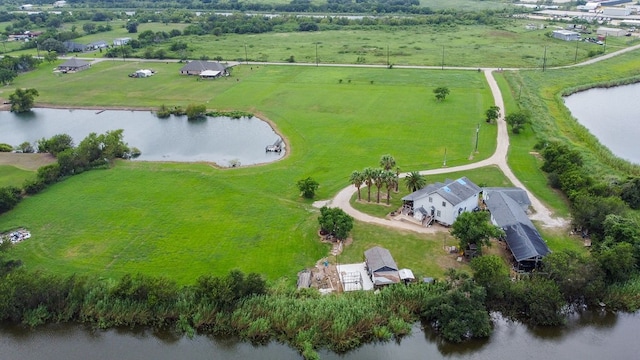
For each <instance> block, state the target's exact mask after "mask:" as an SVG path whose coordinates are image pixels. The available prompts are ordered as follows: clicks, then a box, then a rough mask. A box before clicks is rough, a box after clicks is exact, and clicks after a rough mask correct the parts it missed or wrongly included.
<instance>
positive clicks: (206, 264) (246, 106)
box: [0, 62, 496, 282]
mask: <svg viewBox="0 0 640 360" xmlns="http://www.w3.org/2000/svg"><path fill="white" fill-rule="evenodd" d="M120 64H121V63H118V62H106V63H100V64H97V65H95V66H93V67H92V68H91V69H90V70H86V71H83V72H81V73H77V74H68V75H71V76H64V77H57V76H54V75H51V74H50V73H48V71H46V70H39V71H37V72H35V73H33V74H27V75H25V76H24V77H20V78H18V80H17V83H16V85H19V84H24V85H27V84H28V85H29V86H33V87H35V88H37V89H38V90H39V91H40V94H41V96H40V98H39V99H38V100H39V101H43V102H50V103H58V102H61V103H62V104H76V105H80V104H82V105H88V104H91V105H92V106H100V105H104V106H107V105H115V104H117V105H120V106H134V105H149V104H151V103H152V101H156V104H157V102H159V101H160V100H157V99H162V98H163V97H164V96H166V97H167V98H170V100H171V99H174V98H171V97H175V100H176V102H178V97H180V101H181V102H179V103H178V104H184V103H187V102H193V101H198V102H202V103H206V102H207V101H208V105H207V106H208V107H209V108H210V109H237V110H242V111H251V112H255V113H259V114H261V115H262V116H265V117H267V118H269V119H270V120H272V121H273V122H274V124H275V126H277V128H278V130H279V131H280V132H281V133H283V134H284V136H286V137H287V139H288V142H289V145H290V147H289V149H290V150H291V154H290V156H288V157H287V158H286V159H284V160H283V161H279V162H277V163H274V164H270V165H266V166H256V167H249V168H242V169H232V170H217V169H214V168H212V167H210V166H208V165H200V164H158V163H139V162H135V163H131V162H121V163H119V164H118V165H117V166H116V167H115V168H113V169H110V170H104V171H102V170H101V171H92V172H88V173H84V174H81V175H78V176H74V177H72V178H70V179H68V180H66V181H64V182H62V183H60V184H56V185H54V186H52V187H51V188H49V189H47V190H45V191H44V192H43V193H41V194H39V195H37V196H34V197H32V198H28V199H26V200H25V201H23V202H22V203H21V204H19V206H18V207H17V208H16V209H14V210H13V211H11V212H10V213H7V214H4V215H3V216H2V217H0V229H2V230H8V229H12V228H15V227H19V226H22V227H26V228H28V229H29V230H30V231H31V232H32V235H33V237H32V238H31V239H29V242H25V243H23V244H20V246H18V247H16V249H14V252H13V255H14V256H15V257H18V258H21V259H23V261H24V263H25V265H26V266H27V267H28V268H30V269H41V270H50V271H55V272H59V273H63V274H70V273H76V272H87V273H96V274H101V275H103V276H105V277H111V276H116V277H117V276H120V275H122V274H124V273H127V272H130V273H135V272H142V273H145V274H164V275H166V276H169V277H172V278H174V279H176V280H178V281H180V282H186V281H188V280H189V279H193V278H194V277H196V276H198V275H200V274H204V273H211V272H213V273H216V272H220V271H227V270H229V269H233V268H238V269H241V270H243V271H246V272H259V273H261V274H265V275H266V276H267V277H268V278H269V279H276V278H279V277H282V276H291V275H292V274H294V273H296V272H297V271H298V270H300V269H301V268H303V267H307V266H310V265H313V264H314V263H315V261H317V260H318V259H320V258H322V257H324V256H326V254H327V253H328V249H327V248H326V247H325V245H322V244H320V243H319V242H318V241H317V240H318V237H317V234H316V231H317V220H316V217H317V210H314V209H312V208H311V206H310V202H309V201H303V200H302V199H300V198H299V193H298V190H297V189H296V188H295V183H296V181H297V180H298V179H301V178H304V177H307V176H312V177H313V178H314V179H316V180H317V181H318V182H319V183H320V188H319V189H318V193H317V198H319V199H323V198H329V197H331V196H333V194H335V192H336V191H337V190H339V189H341V188H342V187H344V186H346V185H348V177H349V174H350V173H351V172H352V171H353V170H354V169H361V168H364V167H366V166H371V165H372V164H373V165H375V164H377V163H378V161H379V159H380V156H381V155H383V154H385V153H392V154H393V155H394V157H395V158H396V161H397V162H398V165H399V166H401V167H402V169H403V170H405V169H406V170H407V171H409V170H411V169H416V170H418V169H426V168H430V167H437V166H439V165H440V164H441V156H442V154H443V153H444V148H445V147H446V148H447V162H448V164H451V165H452V166H454V165H456V164H465V163H468V162H469V160H468V155H469V153H470V151H471V150H472V149H473V145H474V140H475V129H476V125H477V123H478V118H479V117H481V116H482V115H481V114H482V113H483V111H484V109H485V108H486V107H488V104H489V103H490V102H491V95H490V92H489V89H488V86H487V85H486V83H485V81H484V78H483V75H482V74H479V73H477V72H473V71H467V72H464V71H453V72H449V71H447V72H442V71H424V70H400V69H393V70H388V69H356V68H315V67H284V66H260V67H259V68H258V67H254V68H253V70H252V69H251V67H246V66H243V67H240V68H238V69H235V70H234V75H233V77H231V78H228V79H220V80H221V81H212V82H197V81H195V79H193V78H187V77H181V76H180V75H178V74H177V65H176V64H158V70H159V72H158V74H157V75H156V76H157V77H156V76H154V77H152V78H149V79H129V78H127V77H126V73H127V71H128V70H129V69H122V68H120V66H130V65H128V64H127V63H126V62H123V65H120ZM131 68H135V65H133V66H132V67H131ZM38 72H39V73H38ZM163 76H164V78H163ZM154 78H156V79H160V80H161V81H160V82H159V84H158V85H156V84H155V83H154V84H152V85H149V84H150V83H147V82H145V80H154ZM119 79H122V80H119ZM237 79H238V80H239V81H238V80H237ZM340 79H342V80H343V81H342V83H340V82H339V80H340ZM136 80H140V81H139V82H138V81H136ZM59 81H64V82H65V83H64V86H60V83H59ZM124 82H126V84H125V83H124ZM372 82H373V83H372ZM110 83H111V84H110ZM138 83H140V84H141V85H137V84H138ZM102 84H104V85H106V86H105V87H102V86H97V85H102ZM162 84H166V86H168V87H169V88H163V87H162V86H161V85H162ZM136 86H140V88H139V89H140V90H139V91H136ZM436 86H448V87H449V88H450V89H451V94H450V95H449V97H447V99H446V100H445V101H443V102H440V103H438V102H436V101H435V99H434V96H433V93H432V89H433V88H434V87H436ZM125 87H126V88H128V89H130V90H129V91H128V92H127V96H124V95H118V94H114V93H116V91H114V89H116V88H120V89H122V88H125ZM147 87H148V89H149V91H147V92H145V91H143V88H147ZM61 93H64V94H61ZM118 93H120V94H122V93H123V92H122V91H119V92H118ZM150 93H152V94H153V95H151V94H150ZM151 96H153V98H155V100H152V99H151ZM173 104H174V103H173V102H167V105H173ZM168 121H170V120H168ZM480 135H481V138H480V148H479V150H480V155H481V156H479V157H477V159H478V158H484V157H486V156H488V155H489V154H491V153H492V152H493V149H494V148H495V136H496V135H495V128H493V127H487V129H486V131H482V132H481V134H480ZM130 143H131V144H130V145H132V146H135V142H134V141H131V142H130ZM353 236H354V238H355V239H365V240H360V241H367V242H371V243H376V242H380V241H391V240H393V239H395V240H396V241H401V240H403V239H404V234H398V233H393V232H389V233H385V234H384V235H383V234H382V233H380V232H376V231H371V230H366V229H365V228H364V227H357V228H356V230H355V231H354V232H353ZM416 241H417V240H416ZM425 251H428V249H425ZM398 261H399V262H401V263H403V264H405V265H404V266H407V267H415V268H418V269H422V268H424V272H425V273H433V272H434V271H435V270H432V269H431V268H428V267H426V266H425V265H424V264H422V263H421V262H423V261H424V259H423V258H421V257H415V258H407V259H406V260H405V259H404V258H402V257H400V258H398ZM428 266H432V265H428ZM440 271H441V270H440Z"/></svg>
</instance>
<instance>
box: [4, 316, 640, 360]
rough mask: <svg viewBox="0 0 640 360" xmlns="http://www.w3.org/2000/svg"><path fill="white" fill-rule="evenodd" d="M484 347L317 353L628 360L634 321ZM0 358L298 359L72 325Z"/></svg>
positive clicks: (201, 340) (50, 329)
mask: <svg viewBox="0 0 640 360" xmlns="http://www.w3.org/2000/svg"><path fill="white" fill-rule="evenodd" d="M494 324H495V328H494V332H493V334H492V336H491V337H490V338H489V339H486V340H476V341H471V342H467V343H463V344H448V343H445V342H443V341H441V339H440V338H438V337H437V336H436V334H434V333H433V332H432V331H430V330H422V328H421V326H420V325H419V324H416V325H415V326H414V328H413V332H412V334H411V335H410V336H407V337H405V338H403V339H402V340H401V341H399V342H395V341H389V342H385V343H378V344H368V345H365V346H363V347H361V348H359V349H357V350H355V351H352V352H349V353H347V354H343V355H339V354H335V353H331V352H329V351H326V350H323V351H321V352H320V358H321V359H324V360H340V359H341V360H365V359H367V360H369V359H381V360H382V359H384V360H387V359H431V360H439V359H450V358H455V359H492V360H513V359H582V360H592V359H593V360H601V359H607V358H609V359H635V358H637V357H638V353H639V352H640V342H638V339H637V337H638V335H637V329H638V328H640V316H638V315H635V314H612V313H601V312H596V313H586V314H583V315H581V316H573V317H571V318H570V319H569V321H568V323H567V325H566V326H562V327H539V328H530V327H527V326H525V325H522V324H520V323H517V322H510V321H506V320H504V319H502V318H501V317H499V316H495V317H494ZM0 353H2V354H3V358H5V356H7V357H6V358H7V359H29V360H38V359H68V360H74V359H78V360H80V359H87V358H91V359H94V360H111V359H113V360H120V359H132V360H137V359H140V360H143V359H144V360H146V359H149V360H151V359H153V360H163V359H193V360H197V359H279V360H280V359H281V360H289V359H291V360H293V359H296V360H297V359H301V357H300V355H298V353H297V352H296V351H295V350H293V349H291V348H289V347H287V346H286V345H282V344H279V343H270V344H268V345H267V346H253V345H251V344H248V343H242V342H238V341H235V340H233V339H216V338H212V337H207V336H195V337H194V338H193V339H189V338H186V337H176V336H172V335H169V334H166V333H151V332H148V331H132V330H108V331H89V330H86V329H84V328H83V327H81V326H76V325H51V326H47V327H42V328H38V329H36V330H26V329H24V328H21V327H16V326H6V325H5V326H3V327H0Z"/></svg>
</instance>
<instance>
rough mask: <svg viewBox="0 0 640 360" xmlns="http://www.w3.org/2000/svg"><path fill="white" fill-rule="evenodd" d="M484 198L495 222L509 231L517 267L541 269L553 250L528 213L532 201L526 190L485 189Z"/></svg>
mask: <svg viewBox="0 0 640 360" xmlns="http://www.w3.org/2000/svg"><path fill="white" fill-rule="evenodd" d="M525 198H526V199H525ZM483 201H484V203H485V204H486V205H487V209H488V210H489V211H490V212H491V222H492V223H493V224H494V225H496V226H499V227H500V228H502V230H504V232H505V241H506V243H507V247H508V248H509V250H510V251H511V254H512V255H513V259H514V262H515V264H516V269H517V270H520V271H531V270H533V269H535V268H537V267H538V266H539V265H540V262H541V261H542V259H543V258H544V257H545V256H546V255H547V254H549V253H550V252H551V250H549V247H548V246H547V244H546V243H545V241H544V240H543V239H542V236H541V235H540V233H539V232H538V230H537V229H536V228H535V226H533V223H532V222H531V220H529V218H528V217H527V214H526V213H525V208H528V206H529V204H530V203H529V198H528V196H526V192H525V191H524V190H522V189H518V188H510V189H500V188H488V189H485V191H484V192H483Z"/></svg>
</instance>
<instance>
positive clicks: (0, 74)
mask: <svg viewBox="0 0 640 360" xmlns="http://www.w3.org/2000/svg"><path fill="white" fill-rule="evenodd" d="M17 76H18V74H17V73H16V72H15V71H13V70H11V69H7V68H3V67H0V82H1V83H2V85H9V84H11V82H12V81H13V79H15V78H16V77H17Z"/></svg>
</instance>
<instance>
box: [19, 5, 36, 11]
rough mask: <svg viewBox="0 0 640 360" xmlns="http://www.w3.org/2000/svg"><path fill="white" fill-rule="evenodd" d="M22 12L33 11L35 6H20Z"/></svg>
mask: <svg viewBox="0 0 640 360" xmlns="http://www.w3.org/2000/svg"><path fill="white" fill-rule="evenodd" d="M20 10H33V5H32V4H24V5H20Z"/></svg>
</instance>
